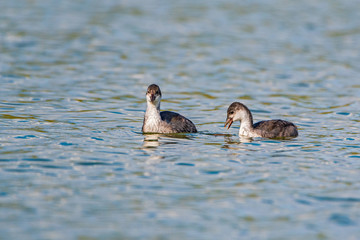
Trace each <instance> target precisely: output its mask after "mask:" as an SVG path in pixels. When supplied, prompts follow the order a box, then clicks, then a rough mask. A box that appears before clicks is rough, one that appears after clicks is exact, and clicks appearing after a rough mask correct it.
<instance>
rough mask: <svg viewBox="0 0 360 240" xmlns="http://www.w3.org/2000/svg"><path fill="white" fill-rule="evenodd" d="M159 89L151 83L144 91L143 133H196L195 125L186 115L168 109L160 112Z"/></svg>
mask: <svg viewBox="0 0 360 240" xmlns="http://www.w3.org/2000/svg"><path fill="white" fill-rule="evenodd" d="M161 96H162V95H161V90H160V87H159V86H158V85H156V84H151V85H150V86H149V87H148V88H147V92H146V102H147V107H146V112H145V116H144V122H143V126H142V131H143V133H196V132H197V130H196V127H195V125H194V123H192V122H191V121H190V120H189V119H187V118H186V117H184V116H182V115H180V114H178V113H175V112H170V111H163V112H160V101H161Z"/></svg>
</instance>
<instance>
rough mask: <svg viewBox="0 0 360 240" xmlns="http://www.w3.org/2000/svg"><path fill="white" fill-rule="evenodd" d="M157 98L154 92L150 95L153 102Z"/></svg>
mask: <svg viewBox="0 0 360 240" xmlns="http://www.w3.org/2000/svg"><path fill="white" fill-rule="evenodd" d="M155 98H156V97H155V95H154V94H151V95H150V100H151V101H152V102H153V101H155Z"/></svg>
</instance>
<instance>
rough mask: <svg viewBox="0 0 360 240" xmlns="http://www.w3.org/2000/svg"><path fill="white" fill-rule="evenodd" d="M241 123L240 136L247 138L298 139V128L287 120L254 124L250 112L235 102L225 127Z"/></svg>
mask: <svg viewBox="0 0 360 240" xmlns="http://www.w3.org/2000/svg"><path fill="white" fill-rule="evenodd" d="M234 121H240V122H241V123H240V129H239V135H243V136H247V137H266V138H288V137H297V136H298V130H297V127H296V126H295V125H294V124H293V123H291V122H288V121H285V120H280V119H277V120H268V121H261V122H257V123H255V124H253V117H252V114H251V112H250V110H249V109H248V108H247V107H246V106H245V105H244V104H242V103H239V102H233V103H232V104H231V105H230V106H229V108H228V110H227V118H226V123H225V127H226V126H227V125H229V126H228V129H229V128H230V126H231V124H232V123H233V122H234Z"/></svg>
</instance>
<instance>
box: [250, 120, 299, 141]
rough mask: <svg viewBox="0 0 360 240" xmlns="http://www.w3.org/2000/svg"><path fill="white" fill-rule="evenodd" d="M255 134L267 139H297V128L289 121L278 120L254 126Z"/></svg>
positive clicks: (262, 122)
mask: <svg viewBox="0 0 360 240" xmlns="http://www.w3.org/2000/svg"><path fill="white" fill-rule="evenodd" d="M253 127H254V130H255V132H257V133H258V134H259V135H261V136H262V137H266V138H284V137H289V136H291V137H297V136H298V132H297V127H296V126H295V125H294V124H293V123H291V122H288V121H285V120H281V119H276V120H268V121H260V122H257V123H255V124H254V125H253Z"/></svg>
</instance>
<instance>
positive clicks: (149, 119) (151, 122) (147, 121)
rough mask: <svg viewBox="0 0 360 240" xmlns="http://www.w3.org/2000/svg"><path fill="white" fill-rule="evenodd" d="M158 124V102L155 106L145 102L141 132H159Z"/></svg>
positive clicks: (159, 117) (159, 118) (159, 119)
mask: <svg viewBox="0 0 360 240" xmlns="http://www.w3.org/2000/svg"><path fill="white" fill-rule="evenodd" d="M160 124H161V116H160V101H159V102H158V104H157V105H155V104H154V103H152V102H147V108H146V112H145V118H144V126H143V130H144V131H145V132H159V127H160Z"/></svg>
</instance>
